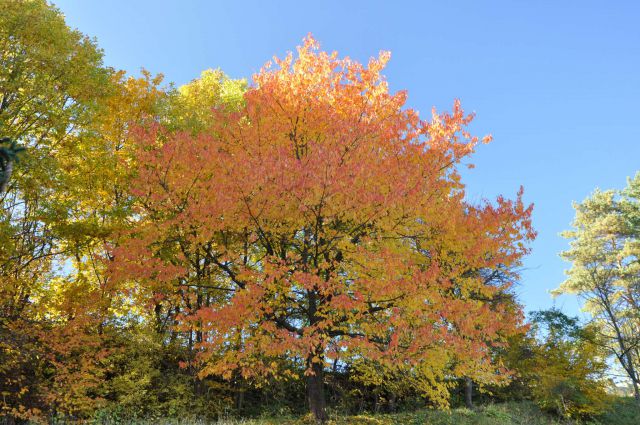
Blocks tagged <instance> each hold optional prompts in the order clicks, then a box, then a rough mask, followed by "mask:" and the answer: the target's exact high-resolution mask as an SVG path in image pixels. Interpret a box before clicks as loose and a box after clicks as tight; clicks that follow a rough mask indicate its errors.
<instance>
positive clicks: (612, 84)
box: [54, 0, 640, 314]
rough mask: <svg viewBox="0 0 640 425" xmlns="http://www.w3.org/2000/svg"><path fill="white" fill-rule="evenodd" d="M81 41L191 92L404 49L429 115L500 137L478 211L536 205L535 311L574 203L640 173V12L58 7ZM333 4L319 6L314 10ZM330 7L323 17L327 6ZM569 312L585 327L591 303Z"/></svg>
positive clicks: (545, 6)
mask: <svg viewBox="0 0 640 425" xmlns="http://www.w3.org/2000/svg"><path fill="white" fill-rule="evenodd" d="M54 3H56V4H57V6H58V7H59V8H60V9H61V10H62V11H63V12H64V13H65V15H66V17H67V22H68V24H69V25H70V26H72V27H76V28H78V29H79V30H81V31H82V32H84V33H86V34H88V35H90V36H95V37H96V38H97V39H98V43H99V45H100V46H101V47H102V48H103V49H104V51H105V60H106V63H107V64H108V65H110V66H113V67H115V68H119V69H125V70H127V71H129V72H131V73H137V72H138V71H139V69H140V68H141V67H144V68H146V69H148V70H150V71H152V72H153V73H157V72H162V73H163V74H165V76H166V78H167V80H168V81H172V82H175V83H176V84H178V85H179V84H184V83H186V82H188V81H189V80H191V79H193V78H196V77H197V76H198V75H199V74H200V72H201V71H202V70H204V69H206V68H216V67H220V68H222V70H224V71H225V72H226V73H227V74H229V75H230V76H232V77H250V76H251V75H252V74H253V73H255V72H257V71H258V70H259V68H260V67H261V66H262V65H263V64H264V62H265V61H267V60H268V59H270V58H271V57H272V56H273V55H278V56H282V55H284V54H285V53H286V52H287V51H289V50H293V49H294V48H295V46H297V45H298V44H300V42H301V40H302V38H303V37H304V36H305V35H306V34H307V33H309V32H311V33H313V34H314V36H315V37H316V39H318V40H319V41H320V43H321V45H322V48H323V49H325V50H337V51H338V52H339V53H340V54H341V55H343V56H344V55H348V56H350V57H352V58H355V59H358V60H361V61H366V60H367V59H368V58H369V57H370V56H374V55H376V54H377V53H378V51H379V50H390V51H391V52H392V59H391V62H390V65H389V67H388V69H387V70H386V76H387V78H388V80H389V83H390V86H391V88H392V89H393V90H399V89H407V90H408V91H409V102H408V103H409V105H410V106H411V107H413V108H415V109H418V110H420V111H422V112H423V113H427V114H428V113H429V112H430V110H431V107H432V106H436V107H437V108H438V109H440V110H443V109H447V108H449V107H450V106H451V104H452V102H453V100H454V98H459V99H461V101H462V105H463V107H464V108H465V109H467V110H468V111H475V112H476V113H477V118H476V121H475V124H474V125H473V130H474V132H476V133H477V134H480V135H483V134H486V133H491V134H493V136H494V142H493V143H491V144H490V145H483V146H480V147H479V149H478V152H477V153H476V154H475V156H474V157H473V159H472V162H474V163H475V165H476V168H475V169H473V170H470V171H468V172H465V173H464V175H465V180H466V183H467V184H468V194H469V198H470V199H471V200H479V199H482V198H492V197H495V196H496V195H497V194H501V193H502V194H506V195H510V196H511V195H513V194H515V193H516V191H517V190H518V187H519V186H520V185H523V186H524V187H525V195H526V199H527V200H528V201H530V202H534V203H535V212H534V224H535V227H536V229H537V230H538V232H539V236H538V239H537V241H536V242H535V243H534V245H533V253H532V254H531V255H530V256H529V257H528V258H527V260H526V263H525V267H526V270H525V272H524V273H523V276H522V283H521V285H520V286H519V287H518V293H519V294H520V298H521V300H522V301H523V302H524V303H525V305H526V306H527V310H535V309H541V308H548V307H550V306H551V305H553V303H554V301H553V300H552V299H551V297H550V295H549V294H548V291H549V290H550V289H553V288H555V287H557V286H558V284H559V283H560V282H561V281H562V280H563V278H564V275H563V270H564V269H565V268H566V267H567V264H565V263H563V261H562V260H561V259H560V258H559V257H558V252H560V251H562V250H563V249H565V248H566V246H567V243H566V241H564V240H563V239H562V238H560V237H559V235H558V233H559V232H560V231H562V230H565V229H567V228H568V227H569V224H570V222H571V220H572V218H573V209H572V206H571V203H572V201H581V200H583V199H584V198H585V197H586V196H587V195H589V193H591V192H592V191H593V189H594V188H595V187H601V188H610V187H622V186H624V185H625V183H626V178H627V176H630V175H632V174H634V173H635V172H636V171H637V170H640V116H639V115H640V108H639V105H638V102H639V101H640V24H639V22H640V3H639V2H636V1H597V2H596V1H593V2H591V1H569V0H565V1H557V0H555V1H516V0H513V1H502V2H498V1H482V2H481V1H472V0H469V1H424V0H423V1H415V2H410V1H405V2H401V1H386V2H378V1H371V0H368V1H323V2H305V1H301V0H298V1H253V2H247V1H230V0H227V1H204V0H202V1H195V0H194V1H189V0H182V1H178V0H175V1H159V0H154V1H151V0H146V1H141V0H137V1H134V0H117V1H116V0H109V1H98V0H92V1H89V0H57V1H54ZM313 3H317V4H313ZM320 3H321V4H320ZM555 304H556V305H557V306H559V307H562V308H563V309H564V310H565V311H567V312H569V313H571V314H577V313H578V303H577V301H576V300H575V299H573V298H571V297H561V298H559V299H557V300H556V301H555Z"/></svg>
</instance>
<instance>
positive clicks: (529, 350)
mask: <svg viewBox="0 0 640 425" xmlns="http://www.w3.org/2000/svg"><path fill="white" fill-rule="evenodd" d="M518 339H519V341H518V342H516V343H514V344H513V345H512V347H510V348H509V349H508V350H507V352H506V353H505V357H506V359H505V360H506V362H507V364H508V365H509V367H510V368H512V369H513V370H514V371H515V373H516V374H517V380H518V381H519V383H520V385H521V386H522V387H524V392H523V391H522V387H521V388H520V391H519V392H520V394H519V395H518V396H519V397H522V398H529V397H531V398H532V399H533V400H534V401H535V402H536V403H537V404H538V405H539V406H540V407H541V408H543V409H545V410H549V411H553V412H555V413H557V414H559V415H561V416H563V417H568V418H584V417H590V416H591V417H592V416H594V415H597V414H599V413H602V412H603V411H604V410H605V408H606V407H607V402H608V396H607V391H606V387H607V380H606V373H607V363H606V357H607V354H606V352H605V351H604V350H603V349H602V347H601V346H600V344H599V343H598V335H597V332H596V329H595V328H594V326H593V325H591V324H589V325H586V326H582V325H581V324H580V323H579V321H578V319H577V318H575V317H568V316H567V315H566V314H564V313H562V312H561V311H559V310H557V309H550V310H543V311H536V312H533V313H531V328H530V330H529V332H528V333H527V334H526V335H523V336H520V337H518ZM513 389H514V388H512V390H513Z"/></svg>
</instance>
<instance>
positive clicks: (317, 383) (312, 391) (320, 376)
mask: <svg viewBox="0 0 640 425" xmlns="http://www.w3.org/2000/svg"><path fill="white" fill-rule="evenodd" d="M308 362H311V359H309V360H308ZM311 371H312V372H313V375H309V376H307V399H308V401H309V410H310V411H311V413H312V414H313V416H314V418H315V419H316V422H317V423H319V424H324V423H325V422H326V421H327V412H326V411H325V407H326V402H325V398H324V371H323V367H322V363H318V362H312V363H311Z"/></svg>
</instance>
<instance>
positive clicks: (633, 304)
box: [555, 174, 640, 403]
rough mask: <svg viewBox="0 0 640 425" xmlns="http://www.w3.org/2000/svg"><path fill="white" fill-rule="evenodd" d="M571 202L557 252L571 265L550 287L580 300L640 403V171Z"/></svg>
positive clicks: (557, 292)
mask: <svg viewBox="0 0 640 425" xmlns="http://www.w3.org/2000/svg"><path fill="white" fill-rule="evenodd" d="M574 208H575V210H576V216H575V219H574V221H573V229H572V230H570V231H566V232H564V233H563V236H564V237H566V238H567V239H570V248H569V249H568V250H567V251H565V252H563V253H562V257H563V258H565V259H566V260H567V261H570V262H571V263H572V265H571V268H570V269H569V270H568V271H567V272H566V273H567V279H566V280H565V281H564V282H563V283H562V285H561V286H560V287H559V288H558V289H557V290H556V292H555V293H556V294H562V293H565V294H576V295H578V296H579V297H581V298H582V299H583V300H584V301H585V305H584V308H585V310H586V311H588V312H589V313H590V314H591V315H592V317H593V319H594V321H595V322H596V324H597V325H598V328H599V329H602V331H603V335H602V337H603V339H602V341H603V343H604V344H605V345H606V347H608V349H609V352H610V353H611V354H612V355H614V356H615V358H616V359H617V361H618V363H619V364H620V366H621V367H622V369H623V370H624V372H625V374H626V376H627V377H628V379H629V380H630V381H631V384H632V386H633V389H634V395H635V399H636V401H637V402H638V403H640V174H637V175H636V176H635V178H633V179H630V180H629V182H628V185H627V187H626V188H625V189H624V190H607V191H600V190H596V191H595V192H594V193H593V194H592V195H591V196H590V197H588V198H587V199H585V200H584V201H583V202H582V203H579V204H574Z"/></svg>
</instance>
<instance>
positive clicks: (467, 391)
mask: <svg viewBox="0 0 640 425" xmlns="http://www.w3.org/2000/svg"><path fill="white" fill-rule="evenodd" d="M464 405H465V406H466V407H467V409H473V381H472V380H471V378H469V377H465V378H464Z"/></svg>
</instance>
